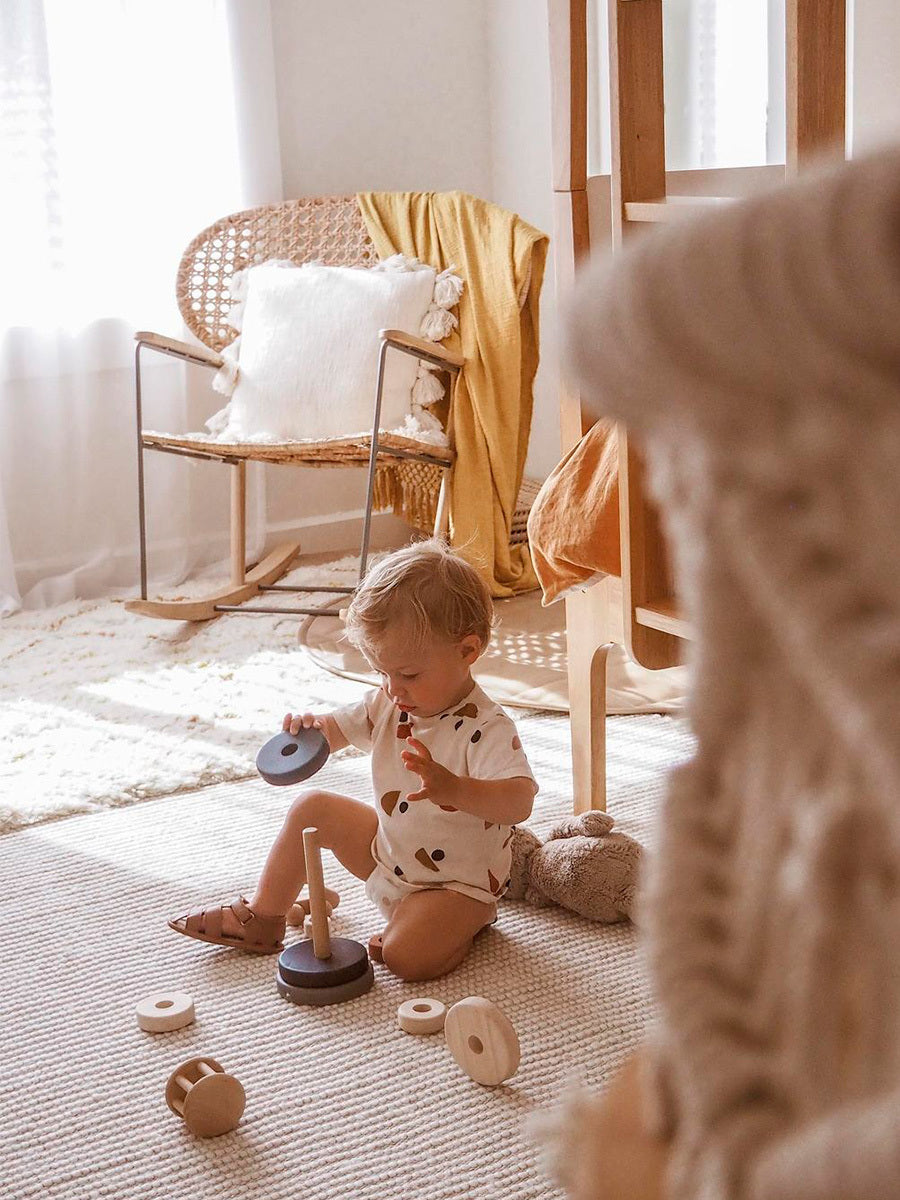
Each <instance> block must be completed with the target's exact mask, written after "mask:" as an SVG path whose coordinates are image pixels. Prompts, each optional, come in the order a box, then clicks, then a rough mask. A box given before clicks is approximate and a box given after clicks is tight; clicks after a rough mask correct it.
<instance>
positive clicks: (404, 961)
mask: <svg viewBox="0 0 900 1200" xmlns="http://www.w3.org/2000/svg"><path fill="white" fill-rule="evenodd" d="M496 915H497V906H496V904H485V903H484V902H483V901H481V900H474V899H473V898H472V897H471V896H464V895H463V894H462V893H461V892H454V891H451V890H450V889H449V888H428V889H425V890H423V891H421V892H414V893H412V894H411V895H409V896H404V898H403V899H402V900H401V901H400V903H399V904H398V905H397V908H396V910H395V911H394V914H393V916H392V917H391V920H390V922H389V924H388V926H387V928H386V929H385V931H384V934H383V943H382V954H383V956H384V963H385V966H386V967H388V969H389V970H391V971H393V973H394V974H395V975H399V976H400V978H401V979H407V980H410V981H412V980H421V979H436V978H437V977H438V976H439V975H446V974H447V972H448V971H452V970H453V969H454V968H455V967H458V966H459V964H460V963H461V962H462V961H463V959H464V958H465V957H466V955H467V954H468V953H469V951H470V950H471V949H472V939H473V938H474V937H475V935H476V933H478V932H479V930H481V929H483V928H484V927H485V925H490V923H491V921H493V920H494V918H495V917H496Z"/></svg>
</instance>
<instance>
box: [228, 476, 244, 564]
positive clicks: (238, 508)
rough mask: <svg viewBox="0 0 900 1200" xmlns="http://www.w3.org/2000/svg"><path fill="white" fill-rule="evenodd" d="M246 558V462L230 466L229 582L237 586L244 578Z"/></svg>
mask: <svg viewBox="0 0 900 1200" xmlns="http://www.w3.org/2000/svg"><path fill="white" fill-rule="evenodd" d="M246 558H247V464H246V462H243V461H241V462H237V463H233V464H232V467H231V583H232V586H233V587H239V586H240V585H241V584H242V583H243V582H244V579H245V574H244V572H245V570H246Z"/></svg>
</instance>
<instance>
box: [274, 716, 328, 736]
mask: <svg viewBox="0 0 900 1200" xmlns="http://www.w3.org/2000/svg"><path fill="white" fill-rule="evenodd" d="M321 728H322V718H321V717H317V716H316V714H315V713H309V712H308V713H297V715H296V716H294V715H293V714H291V713H287V714H286V715H285V718H284V720H283V721H282V722H281V731H282V733H292V734H293V735H294V737H296V736H297V734H298V733H299V732H300V730H301V729H321Z"/></svg>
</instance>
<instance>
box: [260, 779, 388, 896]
mask: <svg viewBox="0 0 900 1200" xmlns="http://www.w3.org/2000/svg"><path fill="white" fill-rule="evenodd" d="M309 826H315V828H316V829H318V831H319V844H320V845H321V846H322V847H323V849H326V850H331V852H332V853H333V854H334V855H335V857H336V858H337V860H338V862H340V863H341V865H342V866H344V867H346V868H347V870H348V871H349V872H350V873H351V874H352V875H355V876H356V877H357V878H358V879H368V878H369V876H370V875H371V873H372V871H373V869H374V867H375V860H374V859H373V858H372V839H373V838H374V837H375V833H376V830H377V829H378V816H377V814H376V812H375V810H374V808H373V807H372V806H371V804H363V803H362V802H361V801H359V800H351V799H350V797H349V796H339V795H338V794H337V793H336V792H304V793H303V795H302V796H298V797H297V799H296V800H295V801H294V802H293V804H292V805H291V807H290V808H289V809H288V811H287V815H286V816H285V818H284V824H283V825H282V827H281V832H280V833H279V834H278V837H277V838H276V839H275V841H274V843H273V844H272V849H271V850H270V851H269V854H268V857H267V858H266V863H265V866H264V867H263V869H262V874H261V875H260V877H259V882H258V883H257V885H256V891H255V892H254V893H253V897H252V899H251V900H250V907H251V908H252V909H253V911H254V912H258V913H263V914H265V915H266V916H279V917H282V916H284V914H285V913H286V912H287V910H288V909H289V908H290V907H291V905H292V904H293V903H294V901H295V900H296V899H297V893H298V892H299V891H300V889H301V888H302V887H303V885H304V883H306V860H305V858H304V855H303V830H304V829H307V828H308V827H309Z"/></svg>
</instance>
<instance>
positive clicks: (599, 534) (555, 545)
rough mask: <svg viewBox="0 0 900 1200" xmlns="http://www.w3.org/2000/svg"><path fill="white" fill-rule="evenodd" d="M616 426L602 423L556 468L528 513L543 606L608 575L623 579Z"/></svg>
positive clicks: (529, 532)
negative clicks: (542, 593)
mask: <svg viewBox="0 0 900 1200" xmlns="http://www.w3.org/2000/svg"><path fill="white" fill-rule="evenodd" d="M615 437H616V431H615V426H614V425H610V423H609V422H606V421H598V422H597V424H596V425H595V426H594V427H593V428H592V429H590V430H589V431H588V432H587V433H586V434H585V435H584V437H583V438H582V439H581V441H580V442H578V444H577V445H576V446H573V447H572V449H571V450H570V451H569V453H568V454H567V455H566V457H565V458H564V459H563V460H562V462H561V463H560V464H559V465H558V466H557V467H554V469H553V471H552V473H551V474H550V475H549V476H548V477H547V479H546V480H545V481H544V483H543V486H542V487H541V490H540V491H539V492H538V494H537V496H536V497H535V501H534V504H533V505H532V508H531V512H530V513H529V514H528V541H529V543H530V545H531V556H532V559H533V560H534V569H535V571H536V572H537V577H538V579H539V580H540V584H541V587H542V588H543V591H544V598H543V603H544V604H545V605H547V604H552V603H553V601H554V600H562V599H563V598H564V597H565V595H566V593H567V592H569V591H570V590H571V589H572V588H584V587H587V586H589V585H590V584H591V583H594V582H596V581H597V580H598V579H599V578H602V577H603V576H605V575H620V574H621V573H622V571H621V557H620V552H619V544H620V543H619V489H618V487H617V486H616V481H617V462H618V460H617V457H616V453H615V449H616V447H615Z"/></svg>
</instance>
